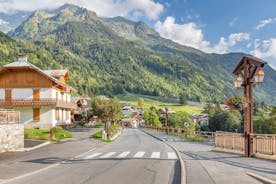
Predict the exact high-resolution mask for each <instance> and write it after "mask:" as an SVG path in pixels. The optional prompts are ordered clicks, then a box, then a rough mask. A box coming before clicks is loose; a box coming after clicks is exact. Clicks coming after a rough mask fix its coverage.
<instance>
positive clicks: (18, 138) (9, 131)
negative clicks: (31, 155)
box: [0, 123, 24, 152]
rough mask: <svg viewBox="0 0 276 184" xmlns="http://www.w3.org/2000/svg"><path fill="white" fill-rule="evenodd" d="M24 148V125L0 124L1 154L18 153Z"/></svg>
mask: <svg viewBox="0 0 276 184" xmlns="http://www.w3.org/2000/svg"><path fill="white" fill-rule="evenodd" d="M23 148H24V125H23V124H21V123H12V124H1V123H0V152H6V151H18V150H22V149H23Z"/></svg>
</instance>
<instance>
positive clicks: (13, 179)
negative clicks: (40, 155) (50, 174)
mask: <svg viewBox="0 0 276 184" xmlns="http://www.w3.org/2000/svg"><path fill="white" fill-rule="evenodd" d="M59 165H60V163H56V164H53V165H49V166H48V167H44V168H42V169H39V170H36V171H33V172H30V173H26V174H23V175H21V176H17V177H14V178H11V179H8V180H4V181H1V184H8V183H10V182H12V181H15V180H18V179H22V178H25V177H27V176H32V175H34V174H37V173H40V172H42V171H45V170H48V169H50V168H53V167H56V166H59Z"/></svg>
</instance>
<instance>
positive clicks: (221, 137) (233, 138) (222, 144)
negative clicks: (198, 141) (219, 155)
mask: <svg viewBox="0 0 276 184" xmlns="http://www.w3.org/2000/svg"><path fill="white" fill-rule="evenodd" d="M220 149H221V150H225V151H227V152H234V153H239V154H243V153H244V134H240V133H232V132H216V133H215V150H218V151H220Z"/></svg>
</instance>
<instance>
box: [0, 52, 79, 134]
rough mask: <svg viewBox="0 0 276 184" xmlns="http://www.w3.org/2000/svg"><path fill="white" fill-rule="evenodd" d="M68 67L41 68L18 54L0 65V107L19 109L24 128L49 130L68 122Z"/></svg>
mask: <svg viewBox="0 0 276 184" xmlns="http://www.w3.org/2000/svg"><path fill="white" fill-rule="evenodd" d="M68 80H69V73H68V71H67V70H41V69H39V68H38V67H36V66H34V65H33V64H31V63H29V62H28V61H27V56H20V57H19V58H18V61H16V62H13V63H10V64H7V65H4V66H3V67H1V68H0V108H4V109H14V110H15V111H19V112H20V122H21V123H24V126H25V127H34V128H41V129H49V128H51V127H54V126H57V125H60V126H67V125H69V124H70V123H71V109H72V108H75V105H74V104H72V103H71V102H70V100H71V95H70V90H71V87H70V86H69V85H68V84H66V82H67V81H68Z"/></svg>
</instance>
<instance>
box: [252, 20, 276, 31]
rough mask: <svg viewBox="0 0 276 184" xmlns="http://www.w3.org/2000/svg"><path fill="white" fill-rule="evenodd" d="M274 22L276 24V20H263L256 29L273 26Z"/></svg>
mask: <svg viewBox="0 0 276 184" xmlns="http://www.w3.org/2000/svg"><path fill="white" fill-rule="evenodd" d="M273 22H276V18H269V19H265V20H261V21H260V22H259V24H258V25H257V26H256V27H255V29H256V30H259V29H261V28H263V27H265V26H267V25H268V24H272V23H273Z"/></svg>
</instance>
